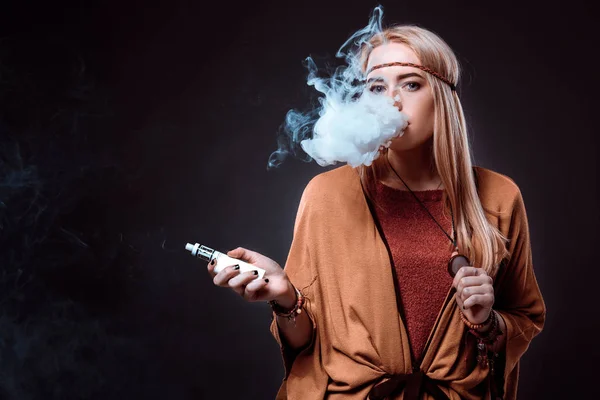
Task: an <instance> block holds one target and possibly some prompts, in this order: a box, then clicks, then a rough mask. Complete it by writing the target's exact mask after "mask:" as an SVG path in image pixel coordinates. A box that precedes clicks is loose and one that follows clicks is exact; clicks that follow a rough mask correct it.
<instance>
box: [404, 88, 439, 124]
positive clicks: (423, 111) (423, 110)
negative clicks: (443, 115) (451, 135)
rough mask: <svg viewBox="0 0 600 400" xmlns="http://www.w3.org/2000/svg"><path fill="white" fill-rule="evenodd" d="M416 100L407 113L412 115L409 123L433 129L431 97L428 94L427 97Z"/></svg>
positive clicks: (433, 112) (433, 110) (433, 111)
mask: <svg viewBox="0 0 600 400" xmlns="http://www.w3.org/2000/svg"><path fill="white" fill-rule="evenodd" d="M416 100H417V101H415V102H414V104H413V106H414V107H412V110H411V112H410V114H409V115H410V116H411V117H412V121H411V124H414V125H415V126H418V127H419V128H421V129H425V130H433V120H434V117H435V107H434V105H433V99H431V98H429V96H428V97H427V98H424V99H416Z"/></svg>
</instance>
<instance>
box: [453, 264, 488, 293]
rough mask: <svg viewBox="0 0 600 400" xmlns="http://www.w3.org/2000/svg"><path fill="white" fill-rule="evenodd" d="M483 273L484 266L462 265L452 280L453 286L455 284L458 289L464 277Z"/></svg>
mask: <svg viewBox="0 0 600 400" xmlns="http://www.w3.org/2000/svg"><path fill="white" fill-rule="evenodd" d="M483 274H485V271H484V270H483V269H482V268H475V267H471V266H466V267H461V268H460V269H459V270H458V272H457V273H456V276H455V277H454V280H453V281H452V286H454V287H455V288H457V289H458V284H459V282H460V280H461V279H463V278H464V277H466V276H479V275H483Z"/></svg>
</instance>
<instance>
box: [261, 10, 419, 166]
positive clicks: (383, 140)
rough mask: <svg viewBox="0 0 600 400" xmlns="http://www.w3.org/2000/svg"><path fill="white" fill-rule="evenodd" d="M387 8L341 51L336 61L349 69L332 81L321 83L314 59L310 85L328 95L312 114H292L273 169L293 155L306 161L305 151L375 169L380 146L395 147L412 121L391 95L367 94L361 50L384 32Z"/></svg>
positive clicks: (324, 161) (309, 62)
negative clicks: (397, 137)
mask: <svg viewBox="0 0 600 400" xmlns="http://www.w3.org/2000/svg"><path fill="white" fill-rule="evenodd" d="M382 18H383V8H382V7H381V6H378V7H376V8H375V9H374V10H373V12H372V14H371V17H370V19H369V23H368V25H367V26H366V27H364V28H362V29H360V30H358V31H357V32H355V33H354V34H353V35H352V36H351V37H350V38H349V39H348V40H347V41H346V42H345V43H344V44H343V45H342V46H341V47H340V49H339V50H338V52H337V53H336V57H338V58H341V59H343V60H344V62H345V65H342V66H340V67H338V68H337V69H336V70H335V72H334V73H333V74H332V75H331V77H329V78H319V77H318V76H317V73H318V68H317V66H316V64H315V62H314V61H313V59H312V58H311V57H308V58H307V59H306V66H307V68H308V71H309V74H308V79H307V84H308V85H309V86H313V87H314V88H315V89H316V90H317V91H318V92H319V93H321V94H323V95H324V97H323V96H321V97H319V106H318V107H317V108H315V109H313V110H310V111H308V112H306V113H301V112H299V111H296V110H290V111H289V112H288V113H287V116H286V119H285V123H284V124H283V126H282V133H281V136H280V137H279V141H278V142H279V148H278V150H276V151H275V152H273V153H272V154H271V157H270V158H269V168H272V167H277V166H279V165H280V164H281V163H282V162H283V161H284V160H285V158H286V157H287V155H288V154H292V155H293V156H296V157H299V158H300V157H302V156H301V151H300V150H299V146H300V147H301V148H302V150H303V151H304V153H306V154H307V155H308V157H302V158H303V159H304V160H305V161H311V160H312V159H314V160H315V161H316V162H317V163H318V164H319V165H321V166H327V165H332V164H336V163H337V162H345V163H348V164H349V165H351V166H353V167H356V166H359V165H361V164H362V165H367V166H368V165H371V163H372V162H373V160H375V159H376V158H377V157H378V156H379V148H380V146H384V147H389V145H390V143H391V140H392V139H393V138H394V137H396V136H400V135H402V133H403V132H402V131H403V129H404V128H406V125H407V118H406V115H404V114H402V113H401V112H400V111H399V110H398V109H397V108H396V107H395V106H394V101H393V100H392V99H390V98H389V97H387V96H382V95H376V94H373V93H371V92H370V91H368V90H366V77H365V74H364V72H363V70H362V65H361V60H360V58H359V57H360V51H361V49H364V48H365V46H370V44H369V40H370V39H371V38H372V37H373V36H374V35H377V34H379V33H381V32H382V25H381V21H382Z"/></svg>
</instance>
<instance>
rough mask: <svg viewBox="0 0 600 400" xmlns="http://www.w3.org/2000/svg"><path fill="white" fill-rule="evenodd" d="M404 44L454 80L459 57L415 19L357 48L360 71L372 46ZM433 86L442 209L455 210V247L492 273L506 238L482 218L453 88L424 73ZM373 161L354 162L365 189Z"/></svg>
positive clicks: (503, 251) (371, 176)
mask: <svg viewBox="0 0 600 400" xmlns="http://www.w3.org/2000/svg"><path fill="white" fill-rule="evenodd" d="M388 42H395V43H402V44H404V45H406V46H408V47H409V48H410V49H411V50H412V51H414V53H415V54H416V55H417V57H418V58H419V60H420V63H421V64H420V65H422V66H424V67H427V68H430V69H432V70H434V71H436V72H437V73H439V74H441V75H442V76H444V77H446V78H447V79H448V80H449V81H450V82H453V83H454V84H455V85H456V84H457V83H458V79H459V76H460V67H459V64H458V60H457V59H456V56H455V54H454V52H453V51H452V49H451V48H450V47H449V46H448V44H446V42H444V41H443V40H442V39H441V38H440V37H439V36H437V35H436V34H435V33H433V32H431V31H429V30H426V29H423V28H420V27H417V26H413V25H396V26H391V27H389V28H387V29H385V30H383V31H382V32H381V33H379V34H377V35H375V36H373V37H372V38H371V39H370V40H369V42H368V45H364V46H363V47H362V49H361V50H360V54H359V56H360V60H361V63H362V67H363V71H365V70H366V67H367V63H368V59H369V55H370V53H371V51H372V49H373V48H375V47H377V46H379V45H382V44H385V43H388ZM425 75H426V78H427V81H428V83H429V85H430V87H431V89H432V93H433V99H434V106H435V119H434V135H433V160H434V163H435V168H436V169H437V172H438V174H439V176H440V178H441V180H442V183H443V185H444V188H445V196H444V198H445V204H446V209H447V210H448V211H450V212H451V213H452V215H453V218H454V222H455V227H456V233H455V235H456V240H457V245H458V248H459V251H460V252H461V253H462V254H465V255H467V257H469V259H470V260H471V261H472V262H473V265H474V266H476V267H480V268H483V269H484V270H485V271H486V272H487V273H488V274H489V275H491V276H495V274H496V272H497V268H498V265H499V263H500V262H501V261H502V259H504V258H505V257H507V256H508V252H507V250H506V247H505V243H506V238H505V237H504V236H503V235H502V234H501V233H500V231H498V229H497V228H496V227H495V226H493V225H492V224H491V223H490V222H489V221H488V220H487V218H486V215H485V212H484V209H483V207H482V205H481V202H480V200H479V196H478V194H477V187H476V181H475V179H476V177H475V176H474V171H473V165H472V161H471V151H470V146H469V141H468V137H467V126H466V122H465V117H464V113H463V109H462V105H461V103H460V99H459V98H458V95H457V93H456V91H455V90H452V89H451V88H450V86H449V85H448V84H447V83H444V82H443V81H441V80H440V79H437V78H435V77H434V76H433V75H431V74H425ZM383 158H384V157H380V158H379V159H377V160H376V161H375V162H374V163H373V165H372V166H371V167H365V166H360V167H358V170H359V173H360V176H361V181H362V183H363V186H365V188H366V190H367V193H370V189H369V184H370V183H373V181H374V180H375V179H377V175H379V173H378V171H379V172H380V171H382V168H383V165H382V162H383V161H382V159H383Z"/></svg>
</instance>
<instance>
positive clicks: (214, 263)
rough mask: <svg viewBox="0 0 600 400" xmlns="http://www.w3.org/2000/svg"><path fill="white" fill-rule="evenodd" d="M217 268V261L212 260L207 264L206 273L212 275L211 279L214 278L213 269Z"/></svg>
mask: <svg viewBox="0 0 600 400" xmlns="http://www.w3.org/2000/svg"><path fill="white" fill-rule="evenodd" d="M216 266H217V259H216V258H213V259H212V260H210V262H209V263H208V266H207V269H208V273H209V274H210V275H212V277H213V278H214V277H215V275H216V273H215V267H216Z"/></svg>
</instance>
